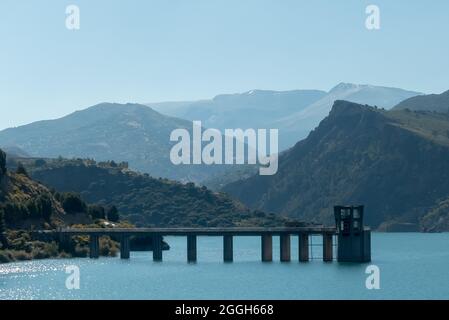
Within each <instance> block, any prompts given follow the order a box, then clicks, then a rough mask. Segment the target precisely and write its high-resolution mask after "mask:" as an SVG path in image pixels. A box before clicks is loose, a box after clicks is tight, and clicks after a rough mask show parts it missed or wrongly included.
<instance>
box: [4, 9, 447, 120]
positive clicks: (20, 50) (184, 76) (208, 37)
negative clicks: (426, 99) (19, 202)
mask: <svg viewBox="0 0 449 320" xmlns="http://www.w3.org/2000/svg"><path fill="white" fill-rule="evenodd" d="M69 4H76V5H78V6H79V8H80V10H81V29H80V30H79V31H69V30H67V29H66V28H65V18H66V15H65V8H66V6H67V5H69ZM368 4H377V5H378V6H379V7H380V9H381V30H379V31H368V30H367V29H366V28H365V24H364V23H365V18H366V15H365V8H366V6H367V5H368ZM448 15H449V1H447V0H432V1H428V0H427V1H425V0H413V1H406V0H394V1H392V0H372V1H362V0H345V1H335V0H327V1H326V0H308V1H300V0H221V1H218V0H158V1H156V0H154V1H152V0H146V1H144V0H140V1H139V0H127V1H124V0H123V1H122V0H120V1H119V0H107V1H106V0H78V1H77V0H73V1H65V0H64V1H61V0H40V1H35V0H27V1H25V0H1V2H0V109H1V117H0V129H2V128H5V127H10V126H17V125H21V124H25V123H29V122H32V121H36V120H40V119H49V118H55V117H59V116H63V115H65V114H68V113H70V112H72V111H74V110H79V109H84V108H86V107H88V106H91V105H94V104H96V103H99V102H103V101H110V102H140V103H144V102H156V101H173V100H191V99H202V98H210V97H213V96H214V95H216V94H220V93H233V92H244V91H248V90H251V89H273V90H289V89H301V88H316V89H324V90H329V89H330V88H331V87H333V86H334V85H336V84H337V83H339V82H353V83H364V84H365V83H369V84H376V85H385V86H394V87H401V88H404V89H410V90H417V91H422V92H427V93H430V92H437V93H439V92H442V91H445V90H447V89H449V81H448V80H449V76H448V74H449V72H448V71H449V41H447V33H448V31H449V18H448V17H449V16H448Z"/></svg>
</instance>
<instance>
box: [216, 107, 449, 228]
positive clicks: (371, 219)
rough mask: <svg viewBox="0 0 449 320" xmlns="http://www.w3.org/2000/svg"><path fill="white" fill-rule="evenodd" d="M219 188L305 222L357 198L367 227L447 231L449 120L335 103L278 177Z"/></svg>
mask: <svg viewBox="0 0 449 320" xmlns="http://www.w3.org/2000/svg"><path fill="white" fill-rule="evenodd" d="M223 190H224V191H226V192H228V193H230V194H232V195H233V196H235V197H236V198H237V199H239V200H241V201H242V202H243V203H245V204H247V205H248V206H249V207H251V208H253V209H260V210H266V211H270V212H271V211H273V212H278V213H280V214H285V215H288V216H290V217H297V218H301V219H305V220H314V221H317V222H327V223H331V222H332V220H333V214H332V206H333V205H336V204H347V203H353V204H358V203H361V204H365V205H366V208H367V217H366V222H367V224H369V225H371V226H372V227H375V228H379V229H381V230H389V231H394V230H408V231H409V230H442V229H444V230H449V228H448V226H447V219H448V215H449V212H448V210H447V208H448V206H447V198H448V195H449V117H448V116H447V115H444V114H435V113H430V112H412V111H384V110H379V109H376V108H373V107H369V106H363V105H359V104H355V103H350V102H346V101H337V102H335V104H334V106H333V108H332V111H331V113H330V114H329V116H328V117H327V118H326V119H324V120H323V121H322V122H321V123H320V125H319V126H318V128H316V129H315V130H314V131H313V132H312V133H311V134H310V135H309V136H308V138H307V139H305V140H303V141H301V142H299V143H297V144H296V145H295V146H294V147H293V148H292V149H290V150H289V151H287V152H285V154H283V155H281V157H280V159H279V171H278V173H277V174H276V175H275V176H272V177H268V176H265V177H264V176H253V177H251V178H249V179H246V180H243V181H239V182H237V183H233V184H230V185H228V186H226V187H224V189H223ZM444 200H446V201H444ZM444 221H446V222H444Z"/></svg>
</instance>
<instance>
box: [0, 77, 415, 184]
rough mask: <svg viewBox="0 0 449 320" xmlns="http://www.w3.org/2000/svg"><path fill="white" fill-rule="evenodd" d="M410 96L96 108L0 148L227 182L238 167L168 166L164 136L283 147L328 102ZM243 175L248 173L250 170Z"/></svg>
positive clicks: (381, 92) (337, 93)
mask: <svg viewBox="0 0 449 320" xmlns="http://www.w3.org/2000/svg"><path fill="white" fill-rule="evenodd" d="M416 94H418V93H416V92H410V91H405V90H402V89H394V88H384V87H376V86H359V85H351V84H340V85H338V86H337V87H336V88H334V89H332V90H331V91H330V92H328V93H326V92H324V91H320V90H294V91H284V92H277V91H263V90H253V91H250V92H246V93H243V94H226V95H219V96H216V97H215V98H214V99H212V100H202V101H196V102H165V103H160V104H152V105H151V107H149V106H146V105H140V104H131V103H128V104H116V103H101V104H98V105H95V106H92V107H90V108H87V109H84V110H81V111H76V112H74V113H72V114H69V115H67V116H65V117H63V118H60V119H56V120H46V121H38V122H34V123H31V124H28V125H25V126H20V127H16V128H9V129H6V130H3V131H0V146H1V147H3V148H5V149H8V150H11V151H13V150H20V152H21V153H22V154H28V155H30V156H32V157H49V158H55V157H58V156H62V157H65V158H72V157H73V158H93V159H95V160H97V161H106V160H111V159H113V160H116V161H126V162H128V163H129V165H130V167H131V168H133V169H136V170H139V171H142V172H145V173H149V174H151V175H152V176H154V177H164V178H169V179H175V180H180V181H184V182H187V181H193V182H199V183H201V182H205V181H207V182H208V183H209V182H210V181H213V180H217V181H225V182H228V181H229V179H228V180H227V178H231V177H234V176H236V175H238V174H240V171H241V168H240V166H220V165H212V166H207V165H173V164H172V163H171V161H170V159H169V156H170V150H171V148H172V146H173V145H174V144H175V142H171V141H170V140H169V138H170V133H171V132H172V131H173V130H174V129H186V130H188V131H189V132H190V133H191V132H192V120H199V121H202V126H203V127H205V128H215V129H219V130H224V129H227V128H230V129H235V128H243V129H246V128H279V139H280V150H283V149H285V148H287V147H289V146H291V145H293V144H294V143H296V142H297V141H299V140H300V139H302V138H304V137H305V136H306V135H307V134H308V133H309V131H310V130H311V129H313V128H314V127H315V125H317V124H318V123H319V121H321V120H322V119H324V117H326V115H327V113H328V112H329V110H330V106H331V104H332V102H333V100H335V99H338V98H342V97H344V98H348V99H353V100H357V101H360V102H363V103H375V104H378V105H379V106H382V107H390V106H393V105H395V104H397V103H398V102H399V101H401V100H403V99H405V98H408V97H410V96H413V95H416ZM158 111H160V112H158ZM161 112H163V113H165V114H162V113H161ZM12 153H15V152H14V151H13V152H12ZM16 153H18V151H16ZM248 170H249V172H253V168H249V169H248ZM234 171H236V172H237V173H234ZM224 178H225V179H224ZM233 180H235V179H233ZM211 184H216V183H214V182H211Z"/></svg>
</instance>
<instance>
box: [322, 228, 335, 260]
mask: <svg viewBox="0 0 449 320" xmlns="http://www.w3.org/2000/svg"><path fill="white" fill-rule="evenodd" d="M323 260H324V261H325V262H331V261H332V260H333V235H332V234H329V233H325V234H323Z"/></svg>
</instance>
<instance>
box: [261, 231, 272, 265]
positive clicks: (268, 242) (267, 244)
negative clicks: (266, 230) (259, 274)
mask: <svg viewBox="0 0 449 320" xmlns="http://www.w3.org/2000/svg"><path fill="white" fill-rule="evenodd" d="M261 241H262V261H263V262H271V261H273V236H271V235H263V236H261Z"/></svg>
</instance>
